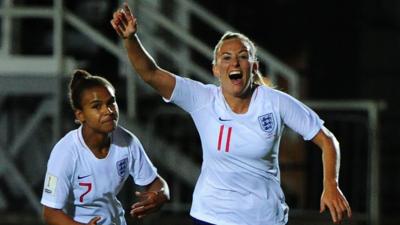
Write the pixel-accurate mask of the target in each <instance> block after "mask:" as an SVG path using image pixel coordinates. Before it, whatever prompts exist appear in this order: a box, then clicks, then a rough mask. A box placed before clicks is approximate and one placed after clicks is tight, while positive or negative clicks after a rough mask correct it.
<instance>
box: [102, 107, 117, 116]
mask: <svg viewBox="0 0 400 225" xmlns="http://www.w3.org/2000/svg"><path fill="white" fill-rule="evenodd" d="M103 113H105V114H113V113H114V109H113V108H112V107H111V106H105V107H104V108H103Z"/></svg>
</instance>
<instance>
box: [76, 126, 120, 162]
mask: <svg viewBox="0 0 400 225" xmlns="http://www.w3.org/2000/svg"><path fill="white" fill-rule="evenodd" d="M77 134H78V135H77V137H78V142H79V143H80V145H81V147H82V148H84V149H85V152H87V153H88V154H89V155H90V156H91V157H92V158H93V159H95V160H106V159H108V158H109V157H110V155H111V152H112V149H113V136H114V132H112V133H111V140H110V148H109V149H108V153H107V156H106V157H104V158H97V157H96V156H95V155H94V153H93V152H92V150H90V148H89V147H88V146H87V145H86V142H85V140H84V139H83V136H82V125H81V126H80V127H79V128H78V130H77Z"/></svg>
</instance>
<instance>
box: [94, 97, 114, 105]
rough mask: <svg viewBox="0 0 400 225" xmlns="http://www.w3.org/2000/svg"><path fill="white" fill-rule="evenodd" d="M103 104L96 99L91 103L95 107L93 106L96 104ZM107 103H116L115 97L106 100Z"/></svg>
mask: <svg viewBox="0 0 400 225" xmlns="http://www.w3.org/2000/svg"><path fill="white" fill-rule="evenodd" d="M101 102H102V101H101V100H99V99H95V100H93V101H91V102H89V104H91V105H93V104H96V103H101ZM105 102H106V103H109V102H115V97H114V96H111V98H109V99H106V100H105Z"/></svg>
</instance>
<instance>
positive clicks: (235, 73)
mask: <svg viewBox="0 0 400 225" xmlns="http://www.w3.org/2000/svg"><path fill="white" fill-rule="evenodd" d="M242 77H243V75H242V73H241V72H240V71H232V72H230V73H229V79H231V80H238V79H242Z"/></svg>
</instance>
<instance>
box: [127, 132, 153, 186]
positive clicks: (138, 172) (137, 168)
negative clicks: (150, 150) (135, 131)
mask: <svg viewBox="0 0 400 225" xmlns="http://www.w3.org/2000/svg"><path fill="white" fill-rule="evenodd" d="M130 151H131V154H132V155H133V156H132V158H133V163H132V167H131V168H130V175H131V176H132V177H133V180H134V182H135V184H137V185H140V186H145V185H148V184H150V183H151V182H153V181H154V179H156V177H157V169H156V168H155V167H154V166H153V164H152V163H151V161H150V159H149V157H148V156H147V154H146V152H145V151H144V148H143V146H142V144H141V143H140V141H139V139H137V138H136V137H133V140H132V143H131V146H130Z"/></svg>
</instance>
